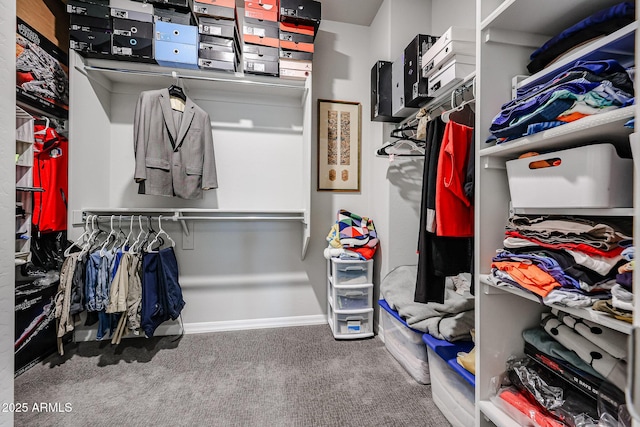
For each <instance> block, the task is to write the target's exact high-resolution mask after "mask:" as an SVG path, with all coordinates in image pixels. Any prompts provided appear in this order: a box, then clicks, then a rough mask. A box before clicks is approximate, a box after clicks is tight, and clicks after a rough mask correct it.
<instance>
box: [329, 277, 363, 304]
mask: <svg viewBox="0 0 640 427" xmlns="http://www.w3.org/2000/svg"><path fill="white" fill-rule="evenodd" d="M329 290H330V294H329V297H330V298H331V305H332V306H333V307H335V309H336V310H362V309H366V308H371V304H372V302H373V284H371V283H369V284H367V285H364V286H362V285H335V286H334V285H333V284H332V283H329Z"/></svg>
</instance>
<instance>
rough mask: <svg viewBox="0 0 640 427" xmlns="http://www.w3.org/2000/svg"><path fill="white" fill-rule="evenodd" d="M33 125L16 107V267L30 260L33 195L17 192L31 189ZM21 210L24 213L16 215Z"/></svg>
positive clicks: (32, 120) (23, 112) (27, 192)
mask: <svg viewBox="0 0 640 427" xmlns="http://www.w3.org/2000/svg"><path fill="white" fill-rule="evenodd" d="M33 125H34V118H33V117H32V116H31V115H30V114H29V113H27V112H26V111H24V110H23V109H22V108H20V107H18V106H16V142H15V145H16V158H15V163H16V241H15V259H16V265H18V264H24V263H25V262H27V261H29V259H30V258H31V219H32V214H33V195H32V194H31V191H23V190H19V188H23V189H31V188H32V187H33V142H34V136H33ZM18 208H21V209H22V210H23V212H24V213H20V214H19V213H18Z"/></svg>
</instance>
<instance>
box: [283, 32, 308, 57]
mask: <svg viewBox="0 0 640 427" xmlns="http://www.w3.org/2000/svg"><path fill="white" fill-rule="evenodd" d="M280 47H281V48H283V49H289V50H298V51H302V52H309V53H313V50H314V45H313V36H308V35H305V34H298V33H289V32H286V31H280Z"/></svg>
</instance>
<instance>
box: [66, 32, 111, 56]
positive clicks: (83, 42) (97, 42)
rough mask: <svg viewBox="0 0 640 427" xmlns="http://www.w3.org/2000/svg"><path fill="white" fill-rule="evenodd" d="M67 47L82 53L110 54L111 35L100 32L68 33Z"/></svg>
mask: <svg viewBox="0 0 640 427" xmlns="http://www.w3.org/2000/svg"><path fill="white" fill-rule="evenodd" d="M69 47H70V48H71V49H73V50H77V51H79V52H84V53H97V54H104V55H110V54H111V33H106V32H100V31H80V30H71V31H69Z"/></svg>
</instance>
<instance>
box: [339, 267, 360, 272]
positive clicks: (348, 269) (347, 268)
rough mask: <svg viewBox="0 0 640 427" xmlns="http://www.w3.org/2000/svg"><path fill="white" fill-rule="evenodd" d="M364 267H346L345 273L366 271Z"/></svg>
mask: <svg viewBox="0 0 640 427" xmlns="http://www.w3.org/2000/svg"><path fill="white" fill-rule="evenodd" d="M364 270H365V268H364V267H345V269H344V270H343V271H364Z"/></svg>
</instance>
